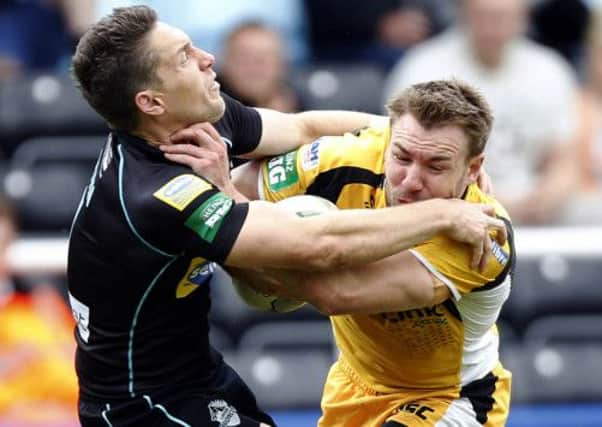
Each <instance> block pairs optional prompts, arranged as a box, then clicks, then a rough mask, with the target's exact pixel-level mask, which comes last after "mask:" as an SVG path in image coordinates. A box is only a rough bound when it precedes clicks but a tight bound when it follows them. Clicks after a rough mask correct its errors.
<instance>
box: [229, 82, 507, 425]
mask: <svg viewBox="0 0 602 427" xmlns="http://www.w3.org/2000/svg"><path fill="white" fill-rule="evenodd" d="M388 109H389V112H390V118H389V120H383V123H380V124H379V123H375V124H374V125H373V126H371V127H369V128H366V129H363V130H361V131H359V132H358V133H357V134H355V135H353V134H346V135H344V136H342V137H324V138H320V139H319V140H317V141H315V142H313V143H312V144H308V145H306V146H303V147H301V148H300V149H298V150H296V151H292V152H290V153H288V154H285V155H281V156H277V157H274V158H271V159H266V160H265V161H263V162H261V163H260V164H252V163H251V164H247V165H244V166H243V168H242V169H241V170H240V171H239V174H238V175H237V177H236V179H235V183H236V184H237V186H238V187H239V189H240V190H241V191H242V192H243V193H244V194H245V195H246V196H248V197H250V198H256V197H257V196H259V197H261V198H263V199H266V200H272V201H275V200H280V199H283V198H286V197H290V196H292V195H296V194H314V195H319V196H322V197H325V198H328V199H330V200H331V201H333V202H334V203H336V204H337V206H338V207H339V208H341V209H346V208H359V207H365V208H381V207H385V206H391V205H398V204H402V203H412V202H415V201H420V200H425V199H430V198H436V197H440V198H463V199H465V200H468V201H472V202H475V203H485V204H489V205H491V206H493V207H494V208H495V211H496V214H497V215H498V216H499V217H500V218H502V219H504V221H505V222H506V223H507V228H508V231H509V239H508V241H507V242H506V243H505V244H504V245H503V246H500V245H498V244H497V243H495V241H494V240H492V241H491V245H492V249H493V250H492V252H493V255H494V256H492V257H489V258H488V259H487V261H486V263H485V264H483V265H481V266H480V268H479V269H477V270H475V269H471V268H470V259H471V252H470V248H469V247H468V246H466V245H463V244H459V243H456V242H453V241H451V240H449V239H447V238H445V237H436V238H433V239H432V240H430V241H427V242H425V243H423V244H421V245H419V246H416V247H415V248H414V249H412V250H410V251H405V252H401V253H399V254H397V255H394V256H391V257H389V258H387V259H384V260H381V261H379V262H376V263H373V264H370V265H368V266H363V267H358V268H352V269H346V270H340V271H332V272H326V273H325V272H300V271H298V272H282V271H281V272H274V271H273V272H271V275H270V276H269V277H271V278H276V279H277V280H276V281H274V280H269V279H268V274H267V272H265V271H264V272H262V273H261V275H259V274H256V275H254V279H255V280H256V285H257V286H260V287H263V288H264V289H265V287H266V286H267V287H269V289H270V290H271V291H273V292H276V293H278V294H280V295H282V296H286V297H290V298H298V299H304V300H306V301H308V302H310V303H312V304H314V305H315V306H317V307H318V308H319V309H320V310H321V311H323V312H324V313H326V314H329V315H330V316H331V317H330V318H331V321H332V325H333V329H334V335H335V339H336V342H337V346H338V348H339V349H340V357H339V359H338V361H337V362H336V363H335V364H334V365H333V367H332V368H331V370H330V373H329V375H328V378H327V381H326V385H325V387H324V394H323V398H322V411H323V413H322V417H321V419H320V421H319V425H320V426H345V427H350V426H371V427H372V426H374V427H377V426H386V427H399V426H412V427H414V426H416V427H418V426H420V427H422V426H437V427H439V426H468V427H470V426H475V427H476V426H481V425H485V426H502V425H504V424H505V421H506V419H507V416H508V410H509V401H510V382H511V374H510V373H509V372H508V371H506V370H505V369H504V368H503V367H502V365H501V364H500V362H499V359H498V344H499V339H498V334H497V329H496V327H495V322H496V319H497V317H498V315H499V312H500V309H501V307H502V304H503V303H504V301H505V300H506V298H507V297H508V294H509V292H510V273H511V271H512V267H513V264H514V258H515V254H514V246H513V241H512V232H511V225H510V222H509V218H508V214H507V213H506V211H505V210H504V209H503V207H502V206H500V205H499V204H498V203H497V202H496V201H495V199H493V198H492V197H490V196H487V195H486V194H483V192H481V191H480V190H479V188H478V187H477V186H476V184H475V181H476V179H477V176H478V174H479V172H480V170H481V166H482V164H483V160H484V154H483V150H484V148H485V144H486V141H487V138H488V136H489V132H490V129H491V124H492V113H491V111H490V108H489V106H488V104H487V103H486V101H485V100H484V99H483V97H482V96H481V95H480V94H479V93H478V92H477V91H475V90H474V89H473V88H472V87H470V86H468V85H466V84H463V83H461V82H458V81H433V82H427V83H423V84H417V85H414V86H411V87H409V88H407V89H406V90H404V91H403V92H401V93H400V94H399V95H398V96H396V97H395V98H394V99H393V100H392V101H391V102H390V103H389V105H388ZM510 166H511V165H509V167H510ZM251 277H252V275H249V276H248V277H247V279H248V280H251Z"/></svg>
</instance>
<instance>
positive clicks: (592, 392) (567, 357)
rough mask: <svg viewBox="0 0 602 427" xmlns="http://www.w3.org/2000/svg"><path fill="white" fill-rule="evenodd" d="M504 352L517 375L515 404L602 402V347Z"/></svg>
mask: <svg viewBox="0 0 602 427" xmlns="http://www.w3.org/2000/svg"><path fill="white" fill-rule="evenodd" d="M501 350H502V361H503V362H504V364H505V365H506V367H507V368H508V369H510V370H511V371H512V373H513V384H512V392H513V396H512V400H513V402H514V403H560V402H600V401H602V371H601V370H600V369H599V365H600V360H602V344H599V343H588V342H580V343H576V342H574V343H571V344H555V345H529V343H527V344H526V345H518V346H506V347H504V348H502V349H501Z"/></svg>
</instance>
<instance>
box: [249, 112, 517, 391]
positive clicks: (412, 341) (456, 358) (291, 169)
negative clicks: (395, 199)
mask: <svg viewBox="0 0 602 427" xmlns="http://www.w3.org/2000/svg"><path fill="white" fill-rule="evenodd" d="M389 135H390V129H389V126H388V122H387V123H386V124H385V123H383V124H382V125H380V126H373V127H369V128H366V129H363V130H362V131H360V132H358V133H357V134H350V133H349V134H345V135H344V136H338V137H322V138H320V139H318V140H316V141H314V142H313V143H311V144H307V145H304V146H302V147H300V148H299V149H298V150H295V151H291V152H289V153H286V154H283V155H280V156H277V157H273V158H271V159H267V160H265V161H263V162H262V165H261V169H260V176H259V182H258V190H259V194H260V197H261V198H262V199H265V200H269V201H277V200H281V199H284V198H287V197H290V196H293V195H297V194H313V195H317V196H321V197H324V198H327V199H329V200H330V201H332V202H333V203H335V204H336V205H337V206H338V207H339V208H340V209H351V208H376V209H378V208H383V207H385V206H386V200H385V193H384V188H383V185H384V176H385V175H384V159H385V151H386V148H387V144H388V142H389ZM464 199H465V200H467V201H470V202H475V203H486V204H490V205H492V206H494V208H495V211H496V214H497V215H498V216H499V217H500V218H502V219H503V220H504V221H505V222H506V223H507V227H508V228H509V235H510V238H509V239H508V241H507V242H506V244H505V245H504V246H503V247H501V246H499V245H497V244H496V243H495V242H494V243H493V254H494V256H493V257H490V259H489V262H488V265H487V266H486V269H485V270H484V271H483V272H479V271H475V270H471V269H470V267H469V264H470V256H471V251H470V247H468V246H467V245H464V244H461V243H458V242H455V241H452V240H450V239H448V238H446V237H444V236H436V237H435V238H433V239H431V240H429V241H427V242H424V243H423V244H421V245H418V246H416V247H415V248H413V249H412V250H411V253H412V254H413V255H414V256H415V257H416V258H417V259H418V261H419V262H421V263H422V264H423V265H424V266H425V268H427V269H428V270H429V271H430V272H431V273H432V274H434V275H435V276H436V277H437V278H439V280H441V281H442V282H443V283H445V285H446V286H447V287H448V288H449V290H450V293H451V295H452V298H450V299H448V300H447V301H445V302H443V303H442V304H438V305H435V306H432V307H422V308H417V309H413V310H406V311H400V312H393V313H380V314H374V315H340V316H331V322H332V325H333V330H334V336H335V339H336V343H337V346H338V348H339V349H340V351H341V355H342V357H343V358H344V359H345V361H346V363H348V364H349V365H350V366H351V368H353V370H354V371H355V372H356V373H357V374H358V375H359V376H360V377H361V379H362V380H363V381H365V382H366V383H368V384H370V386H371V387H372V388H374V390H376V391H377V392H383V393H388V392H395V391H398V390H400V389H406V388H411V389H440V388H447V387H459V386H462V385H466V384H468V383H469V382H471V381H474V380H476V379H479V378H481V377H483V376H484V375H486V374H487V373H489V372H490V371H491V370H492V369H493V368H494V367H495V366H496V364H497V363H498V343H499V339H498V334H497V329H496V327H495V321H496V319H497V317H498V315H499V312H500V310H501V307H502V304H503V303H504V301H505V300H506V298H507V297H508V294H509V291H510V274H509V273H510V272H511V269H512V266H513V264H514V257H515V255H514V247H513V243H512V232H511V224H510V221H509V216H508V214H507V212H506V211H505V210H504V208H503V207H502V206H501V205H500V204H499V203H498V202H497V201H496V200H495V199H493V198H492V197H490V196H488V195H486V194H484V193H482V192H481V191H480V189H479V188H478V187H477V186H476V185H471V186H469V187H468V188H467V190H466V192H465V195H464ZM366 286H370V284H369V283H367V284H366Z"/></svg>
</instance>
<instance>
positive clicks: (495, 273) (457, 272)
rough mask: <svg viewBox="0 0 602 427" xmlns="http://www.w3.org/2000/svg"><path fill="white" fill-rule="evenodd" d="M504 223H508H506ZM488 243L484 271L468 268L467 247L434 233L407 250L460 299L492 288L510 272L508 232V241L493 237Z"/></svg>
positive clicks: (511, 250) (469, 251)
mask: <svg viewBox="0 0 602 427" xmlns="http://www.w3.org/2000/svg"><path fill="white" fill-rule="evenodd" d="M507 226H508V227H509V226H510V224H509V222H508V223H507ZM491 244H492V249H493V250H492V252H493V256H491V257H489V260H488V263H487V266H486V268H485V270H484V271H479V270H473V269H471V268H470V260H471V256H472V252H471V247H470V246H468V245H466V244H463V243H459V242H455V241H452V240H451V239H448V238H447V237H445V236H436V237H435V238H433V239H431V240H429V241H427V242H425V243H423V244H421V245H419V246H417V247H415V248H414V249H412V250H410V252H411V253H412V254H413V255H414V256H415V257H416V258H417V259H418V261H419V262H420V263H421V264H423V265H424V267H425V268H427V269H428V270H429V271H430V272H431V273H432V274H433V275H435V277H437V278H438V279H439V280H441V281H442V282H443V283H444V284H445V285H446V286H447V287H448V288H449V290H450V292H451V293H452V295H453V296H454V298H455V299H456V300H459V299H460V298H461V297H462V295H464V294H467V293H469V292H472V291H478V290H481V289H483V290H484V289H491V288H493V287H495V286H497V285H499V284H501V283H502V282H503V281H504V280H505V278H506V276H507V275H508V274H509V273H510V271H511V269H512V267H513V265H514V257H515V255H514V243H513V240H512V238H511V233H510V232H509V238H508V241H507V242H506V243H505V244H504V246H500V245H499V244H497V243H496V242H495V241H494V240H493V239H492V240H491Z"/></svg>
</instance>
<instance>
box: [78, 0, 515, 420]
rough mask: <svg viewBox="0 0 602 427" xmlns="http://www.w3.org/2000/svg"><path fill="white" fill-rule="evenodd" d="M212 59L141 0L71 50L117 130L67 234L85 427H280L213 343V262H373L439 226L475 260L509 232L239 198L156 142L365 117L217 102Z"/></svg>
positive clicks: (344, 125)
mask: <svg viewBox="0 0 602 427" xmlns="http://www.w3.org/2000/svg"><path fill="white" fill-rule="evenodd" d="M213 62H214V58H213V56H212V55H211V54H209V53H207V52H204V51H203V50H201V49H199V48H197V47H195V46H193V45H192V43H191V42H190V39H189V38H188V36H186V34H184V33H183V32H182V31H180V30H178V29H176V28H174V27H171V26H168V25H166V24H164V23H161V22H159V21H158V20H157V16H156V14H155V13H154V11H153V10H152V9H150V8H147V7H143V6H135V7H129V8H120V9H115V10H114V12H113V14H111V15H109V16H107V17H105V18H103V19H102V20H101V21H99V22H98V23H97V24H95V25H93V26H92V27H91V28H90V29H89V31H88V32H87V33H86V34H85V35H84V36H83V37H82V39H81V40H80V42H79V44H78V47H77V51H76V53H75V55H74V57H73V71H74V76H75V79H76V80H77V82H78V84H79V86H80V89H81V91H82V93H83V95H84V97H85V98H86V99H87V101H88V102H89V103H90V105H91V106H92V107H93V108H94V109H95V110H96V111H97V112H98V113H99V114H100V115H101V116H103V117H104V118H105V119H106V121H107V122H108V124H109V126H110V128H111V133H110V135H109V137H108V140H107V143H106V145H105V147H104V148H103V150H102V151H101V153H100V155H99V158H98V162H97V164H96V167H95V169H94V172H93V175H92V177H91V179H90V183H89V185H88V186H87V187H86V189H85V190H84V194H83V195H82V199H81V202H80V205H79V208H78V210H77V213H76V215H75V219H74V223H73V226H72V229H71V233H70V240H69V260H68V281H69V298H70V303H71V307H72V311H73V314H74V316H75V318H76V321H77V330H76V333H75V337H76V340H77V353H76V369H77V373H78V377H79V385H80V402H79V415H80V422H81V424H82V425H83V426H84V427H87V426H113V427H117V426H150V425H153V426H161V425H181V426H205V425H224V426H236V425H241V426H252V425H260V424H267V425H272V424H274V423H273V420H272V419H271V418H270V417H269V415H267V414H266V413H265V412H263V411H262V410H261V409H259V408H258V406H257V403H256V401H255V398H254V396H253V394H252V392H251V391H250V390H249V389H248V387H247V386H246V385H245V384H244V382H243V381H242V380H241V379H240V378H239V377H238V375H237V374H236V373H235V372H234V371H233V370H232V369H231V368H230V367H229V366H228V365H226V364H225V363H224V361H223V360H222V357H221V355H220V354H219V353H218V352H217V351H216V350H215V349H213V348H212V347H211V345H210V343H209V340H208V330H209V326H208V320H207V313H208V311H209V307H210V300H209V289H208V285H207V282H208V280H209V278H210V277H211V274H212V271H213V262H218V263H223V264H225V265H229V266H233V267H242V268H244V267H256V266H262V265H263V266H266V267H285V266H295V267H296V268H305V269H327V268H331V267H341V266H347V265H356V264H360V263H366V262H370V261H373V260H377V259H380V258H383V257H386V256H388V255H391V254H394V253H397V252H399V251H401V250H403V249H406V248H408V247H410V246H412V245H414V244H416V243H418V242H420V241H423V240H425V239H427V238H429V237H431V236H433V235H434V234H435V233H445V234H447V235H448V236H450V237H452V238H455V239H459V240H461V241H465V242H467V243H469V244H471V245H472V246H473V247H474V250H475V253H476V254H477V257H480V256H481V255H484V254H486V253H487V252H488V244H489V243H488V239H487V231H488V230H489V229H492V228H493V229H496V230H501V231H502V234H503V231H504V225H503V223H502V222H501V221H499V220H497V219H495V218H492V217H490V216H488V215H487V214H485V213H483V212H484V211H486V212H487V213H491V212H490V210H487V209H486V208H481V207H479V206H474V205H472V206H471V205H469V204H467V203H464V202H453V201H444V200H433V201H427V202H424V203H418V204H414V205H412V206H404V207H395V208H391V209H381V210H377V211H365V210H356V211H346V212H333V213H332V214H330V213H329V214H328V215H321V216H318V217H315V218H306V219H303V220H302V219H299V218H296V217H295V216H294V215H291V214H288V213H286V212H285V211H283V210H281V209H280V208H278V207H277V206H276V205H273V204H271V203H267V202H250V203H238V202H237V201H235V200H233V199H232V198H230V197H228V196H227V195H226V194H225V193H223V192H221V191H220V190H218V188H217V187H216V186H215V185H214V184H215V183H214V182H212V181H211V177H210V176H205V177H202V176H198V175H196V174H194V173H192V171H191V170H190V169H189V168H187V167H186V166H183V165H180V164H177V163H173V162H171V161H170V160H169V159H166V157H165V156H164V153H163V152H162V151H161V150H160V149H159V148H158V147H159V146H160V145H162V144H163V145H169V144H173V143H176V142H179V141H180V140H193V141H195V142H202V141H207V140H210V141H212V142H213V143H216V142H215V138H220V140H222V141H225V142H226V143H227V144H228V146H229V148H228V151H229V154H231V155H245V156H248V157H250V158H253V157H258V156H262V155H266V154H270V153H279V152H284V151H287V150H289V149H291V148H294V147H296V146H298V145H299V144H301V143H303V142H307V141H310V140H312V139H313V138H315V137H316V136H317V135H319V134H334V133H341V132H343V131H344V130H349V129H352V128H357V127H361V126H363V125H365V124H367V122H368V121H369V120H370V119H371V116H369V115H363V114H359V113H343V112H322V113H302V114H298V115H285V114H281V113H277V112H274V111H268V110H256V109H252V108H247V107H245V106H243V105H241V104H240V103H238V102H237V101H235V100H233V99H230V98H228V97H226V96H223V95H222V94H220V91H219V85H218V84H217V83H216V81H215V77H216V76H215V73H214V71H213V70H212V65H213ZM200 122H213V123H214V125H215V128H216V129H217V131H219V133H220V135H221V136H217V137H216V134H215V133H214V132H213V131H212V130H211V128H208V127H203V125H199V126H196V127H195V126H193V127H190V126H191V125H193V124H194V123H200ZM218 160H219V159H218ZM221 160H223V159H221ZM275 225H277V229H276V227H275Z"/></svg>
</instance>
